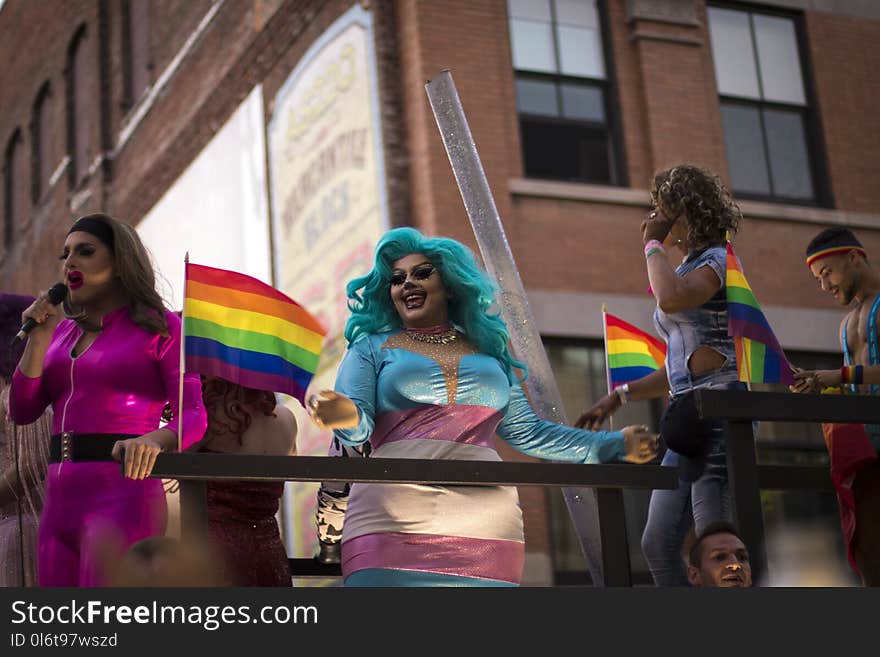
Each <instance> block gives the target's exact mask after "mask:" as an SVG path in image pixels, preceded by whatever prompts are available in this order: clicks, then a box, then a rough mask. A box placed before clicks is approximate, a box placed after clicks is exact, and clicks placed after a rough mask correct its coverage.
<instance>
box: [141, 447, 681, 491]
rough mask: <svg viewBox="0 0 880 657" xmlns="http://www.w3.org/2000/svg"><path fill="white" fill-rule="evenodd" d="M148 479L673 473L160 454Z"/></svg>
mask: <svg viewBox="0 0 880 657" xmlns="http://www.w3.org/2000/svg"><path fill="white" fill-rule="evenodd" d="M152 476H154V477H163V478H167V479H227V480H229V479H232V480H246V481H348V482H352V483H381V482H390V483H410V484H447V485H468V486H480V485H483V486H585V487H593V488H641V489H654V488H667V489H671V488H675V487H676V486H677V481H678V472H677V469H676V468H667V467H661V466H657V465H634V464H628V463H621V464H607V465H604V464H603V465H582V464H576V463H546V462H543V463H522V462H504V461H448V460H430V459H388V458H384V459H383V458H369V459H338V458H330V457H327V456H262V455H253V454H198V453H183V454H160V455H159V456H158V458H157V459H156V465H155V467H154V468H153V473H152Z"/></svg>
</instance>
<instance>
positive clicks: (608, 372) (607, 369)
mask: <svg viewBox="0 0 880 657" xmlns="http://www.w3.org/2000/svg"><path fill="white" fill-rule="evenodd" d="M602 341H603V342H604V343H605V384H606V386H607V388H608V394H609V395H610V394H611V390H612V388H611V364H610V363H609V362H608V306H606V305H605V304H604V303H603V304H602ZM608 428H609V429H610V430H612V431H614V416H613V415H612V416H611V417H609V418H608Z"/></svg>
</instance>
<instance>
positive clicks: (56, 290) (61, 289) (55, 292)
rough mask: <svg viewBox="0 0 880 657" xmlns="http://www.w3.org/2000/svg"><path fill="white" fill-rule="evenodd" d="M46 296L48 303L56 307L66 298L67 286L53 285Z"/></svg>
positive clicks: (62, 284) (61, 284)
mask: <svg viewBox="0 0 880 657" xmlns="http://www.w3.org/2000/svg"><path fill="white" fill-rule="evenodd" d="M46 296H47V297H48V298H49V303H51V304H52V305H53V306H57V305H58V304H59V303H61V302H62V301H64V299H65V298H67V286H66V285H65V284H64V283H55V285H53V286H52V287H50V288H49V292H48V293H47V294H46Z"/></svg>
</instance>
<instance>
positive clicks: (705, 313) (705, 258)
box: [654, 246, 738, 396]
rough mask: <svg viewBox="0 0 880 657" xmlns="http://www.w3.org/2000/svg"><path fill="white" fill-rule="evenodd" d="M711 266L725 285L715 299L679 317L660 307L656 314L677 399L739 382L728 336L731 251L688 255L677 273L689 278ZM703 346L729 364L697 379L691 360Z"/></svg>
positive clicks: (713, 249)
mask: <svg viewBox="0 0 880 657" xmlns="http://www.w3.org/2000/svg"><path fill="white" fill-rule="evenodd" d="M707 266H708V267H711V268H712V271H714V272H715V273H716V274H717V275H718V278H719V280H720V281H721V287H720V288H719V289H718V291H717V292H716V293H715V294H714V295H713V296H712V298H711V299H709V300H708V301H707V302H706V303H704V304H703V305H702V306H699V307H697V308H689V309H687V310H683V311H681V312H677V313H666V312H663V311H662V310H661V309H660V307H659V306H658V307H657V308H656V310H655V311H654V326H655V327H656V328H657V332H658V333H659V334H660V336H661V337H662V338H663V340H664V341H665V342H666V376H667V378H668V379H669V390H670V393H671V394H672V395H673V396H674V395H679V394H681V393H684V392H687V391H688V390H692V389H694V388H705V387H715V386H721V385H725V384H728V383H731V382H734V381H737V380H738V375H737V371H736V353H735V351H734V347H733V338H731V337H729V336H728V335H727V290H725V279H726V271H727V250H726V249H725V248H724V247H723V246H713V247H710V248H708V249H705V250H704V251H699V252H697V253H691V254H688V256H687V257H686V258H685V259H684V260H683V261H682V263H681V264H680V265H679V266H678V268H677V269H676V270H675V273H676V275H677V276H685V275H686V274H689V273H690V272H692V271H695V270H697V269H699V268H700V267H707ZM701 346H706V347H710V348H712V349H715V350H716V351H718V352H719V353H721V355H722V356H724V357H725V359H726V360H725V361H724V365H722V366H721V368H720V369H717V370H713V371H711V372H706V373H705V374H701V375H699V376H693V375H691V372H690V370H689V369H688V360H689V359H690V357H691V355H692V354H693V353H694V351H696V350H697V348H698V347H701Z"/></svg>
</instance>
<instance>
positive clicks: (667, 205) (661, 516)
mask: <svg viewBox="0 0 880 657" xmlns="http://www.w3.org/2000/svg"><path fill="white" fill-rule="evenodd" d="M651 205H652V209H651V211H650V212H649V213H648V216H647V218H646V219H645V221H643V222H642V227H641V228H642V238H643V240H644V243H645V259H646V263H647V269H648V279H649V281H650V283H651V291H652V293H653V295H654V297H655V299H656V300H657V308H656V310H655V312H654V324H655V326H656V328H657V331H658V333H659V334H660V335H661V337H662V338H663V339H664V340H665V341H666V345H667V353H666V363H665V367H663V368H661V369H659V370H656V371H655V372H652V373H651V374H649V375H647V376H645V377H643V378H641V379H638V380H636V381H631V382H630V383H629V384H625V385H623V386H621V387H619V388H617V389H616V390H615V391H614V392H612V393H610V394H608V395H606V396H605V397H603V398H602V399H601V400H599V402H597V403H596V404H595V405H594V406H593V407H592V408H590V409H589V410H587V411H586V412H585V413H584V414H583V415H581V417H580V418H579V419H578V421H577V423H576V426H589V427H591V428H594V429H598V428H599V427H600V426H601V425H602V423H603V422H604V421H605V419H606V418H607V417H609V416H611V415H612V414H613V413H614V412H615V411H616V410H617V409H619V408H620V407H621V406H622V405H623V404H625V403H626V402H627V401H628V400H630V399H651V398H655V397H662V396H664V395H666V394H667V393H668V394H669V395H671V399H670V402H669V406H668V407H667V410H666V412H665V413H664V415H663V418H662V419H661V422H660V435H661V437H663V438H664V440H665V441H666V444H667V446H668V447H674V449H672V448H670V449H667V451H666V454H665V455H664V457H663V465H666V466H673V467H674V466H678V468H679V476H680V481H679V487H678V489H676V490H656V491H654V492H653V493H652V495H651V502H650V505H649V509H648V521H647V524H646V526H645V531H644V534H643V535H642V550H643V552H644V554H645V558H646V559H647V561H648V566H649V567H650V569H651V575H652V576H653V578H654V582H655V583H656V584H657V585H658V586H687V585H688V580H687V573H686V572H685V568H684V563H683V561H682V559H681V556H680V553H681V546H682V543H683V541H684V538H685V536H686V535H687V533H688V531H689V530H690V528H691V526H692V525H694V526H695V530H696V533H697V535H700V533H701V532H702V531H703V529H704V528H705V527H706V526H708V525H709V523H711V522H713V521H717V520H723V519H729V513H730V503H729V493H728V485H727V483H728V482H727V461H726V459H727V457H726V450H725V438H724V433H723V424H722V423H721V422H720V421H716V422H704V421H701V420H700V419H699V414H698V413H697V410H696V408H695V406H694V403H693V391H694V390H696V389H698V388H708V387H713V388H719V387H721V388H731V387H742V386H743V384H741V383H739V382H738V378H739V377H738V375H737V369H736V355H735V351H734V346H733V338H731V337H729V336H728V335H727V294H726V290H725V289H724V285H725V278H726V258H727V250H726V242H727V236H728V235H733V234H734V233H735V232H736V230H737V228H738V227H739V220H740V212H739V208H738V207H737V206H736V204H735V203H734V202H733V200H732V199H731V197H730V194H729V193H728V192H727V190H726V189H725V187H724V184H723V183H722V182H721V180H720V179H719V178H718V176H716V175H714V174H713V173H711V172H710V171H707V170H705V169H701V168H699V167H696V166H693V165H691V164H682V165H679V166H676V167H672V168H671V169H666V170H664V171H660V172H659V173H657V174H656V175H655V176H654V180H653V183H652V185H651ZM664 242H665V243H666V244H667V245H671V246H675V247H676V248H677V249H678V250H679V251H680V253H681V254H682V255H683V256H684V257H683V259H682V260H681V263H680V264H679V265H678V266H677V267H675V268H673V265H672V264H671V263H670V260H669V258H668V257H667V254H666V251H665V250H664V246H663V243H664Z"/></svg>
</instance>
